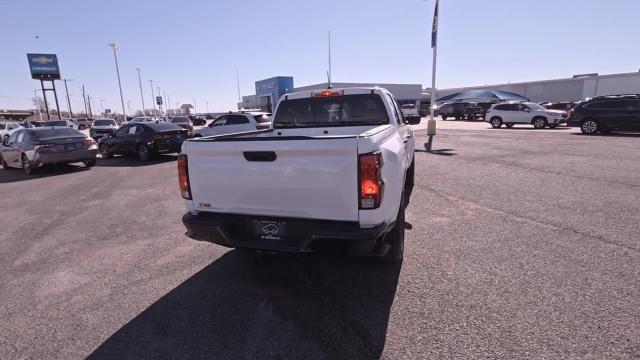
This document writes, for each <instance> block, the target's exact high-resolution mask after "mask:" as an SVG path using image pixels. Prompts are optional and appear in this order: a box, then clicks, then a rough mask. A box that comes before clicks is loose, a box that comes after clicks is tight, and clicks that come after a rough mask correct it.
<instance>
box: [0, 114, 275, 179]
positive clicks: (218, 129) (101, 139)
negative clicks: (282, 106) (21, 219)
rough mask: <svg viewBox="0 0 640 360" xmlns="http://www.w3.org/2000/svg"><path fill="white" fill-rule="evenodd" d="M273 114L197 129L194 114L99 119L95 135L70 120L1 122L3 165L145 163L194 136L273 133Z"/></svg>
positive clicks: (29, 168) (224, 118)
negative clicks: (128, 159)
mask: <svg viewBox="0 0 640 360" xmlns="http://www.w3.org/2000/svg"><path fill="white" fill-rule="evenodd" d="M270 115H271V114H269V113H264V112H244V111H240V112H229V113H228V114H223V115H221V116H218V117H217V118H215V119H214V120H213V121H212V122H211V123H210V124H209V125H208V126H205V127H202V128H198V129H195V130H194V125H196V124H198V125H196V126H202V125H206V121H204V120H203V122H204V124H203V122H199V121H197V119H196V123H194V121H193V120H192V118H191V117H189V116H175V117H172V118H155V117H138V118H133V119H130V120H129V121H127V122H125V123H122V124H118V123H117V122H116V121H115V120H113V119H97V120H94V121H93V122H92V123H91V124H90V125H89V126H87V127H88V128H89V136H87V135H86V134H84V133H82V132H81V131H79V130H80V129H78V127H77V126H71V125H70V124H69V121H68V120H55V121H50V122H44V123H43V124H40V125H41V126H39V127H34V126H27V127H25V126H22V125H21V124H19V123H0V128H1V129H3V130H5V132H6V134H3V136H2V140H3V141H2V146H1V147H0V164H1V165H2V167H3V168H4V169H8V168H22V169H23V170H24V171H25V172H26V173H27V174H32V173H33V172H34V171H37V170H39V169H41V168H44V167H46V166H47V165H55V164H66V163H77V162H82V163H84V165H85V166H87V167H92V166H94V165H95V164H96V161H95V160H96V158H97V157H98V154H99V155H100V156H101V157H102V158H103V159H109V158H111V157H113V155H127V154H132V155H135V156H136V157H137V158H138V159H140V160H142V161H146V160H149V159H150V158H152V157H153V156H154V155H156V154H160V153H176V152H179V151H180V148H181V146H182V143H183V141H184V140H186V139H188V138H190V137H204V136H212V135H223V134H232V133H238V132H245V131H252V130H260V129H268V128H269V127H270V126H271V117H270Z"/></svg>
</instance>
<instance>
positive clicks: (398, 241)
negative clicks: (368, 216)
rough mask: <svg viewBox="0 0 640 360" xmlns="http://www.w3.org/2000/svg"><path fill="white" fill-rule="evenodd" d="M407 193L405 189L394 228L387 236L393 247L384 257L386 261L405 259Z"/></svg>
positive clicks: (397, 261) (386, 239)
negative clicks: (405, 193)
mask: <svg viewBox="0 0 640 360" xmlns="http://www.w3.org/2000/svg"><path fill="white" fill-rule="evenodd" d="M405 203H406V199H405V195H404V191H403V192H402V195H401V196H400V209H398V216H397V217H396V224H395V225H394V226H393V229H391V231H389V233H388V234H387V235H386V236H385V239H384V241H386V242H387V243H388V244H389V245H390V246H391V247H390V248H389V251H387V253H386V255H385V256H384V257H383V258H382V260H383V261H384V262H388V263H400V262H402V260H403V259H404V213H405V208H406V207H405Z"/></svg>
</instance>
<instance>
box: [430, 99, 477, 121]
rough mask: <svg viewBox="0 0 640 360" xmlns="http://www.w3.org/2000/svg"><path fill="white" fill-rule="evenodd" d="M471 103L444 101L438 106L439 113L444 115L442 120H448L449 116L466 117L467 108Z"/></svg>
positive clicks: (460, 118)
mask: <svg viewBox="0 0 640 360" xmlns="http://www.w3.org/2000/svg"><path fill="white" fill-rule="evenodd" d="M470 105H471V103H468V102H449V103H444V104H442V105H440V106H439V107H438V115H440V116H441V117H442V120H447V119H448V118H454V119H456V120H463V119H464V117H465V113H466V108H467V106H470Z"/></svg>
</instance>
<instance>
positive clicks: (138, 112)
mask: <svg viewBox="0 0 640 360" xmlns="http://www.w3.org/2000/svg"><path fill="white" fill-rule="evenodd" d="M133 116H144V113H143V112H142V110H136V111H135V112H134V113H133Z"/></svg>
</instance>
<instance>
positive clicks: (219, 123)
mask: <svg viewBox="0 0 640 360" xmlns="http://www.w3.org/2000/svg"><path fill="white" fill-rule="evenodd" d="M270 116H271V114H270V113H265V112H231V113H228V114H224V115H222V116H220V117H218V118H217V119H215V120H214V121H213V122H212V123H211V124H209V126H206V127H203V128H200V129H197V130H194V132H193V137H202V136H213V135H224V134H234V133H240V132H247V131H256V130H264V129H269V128H270V127H271V117H270Z"/></svg>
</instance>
